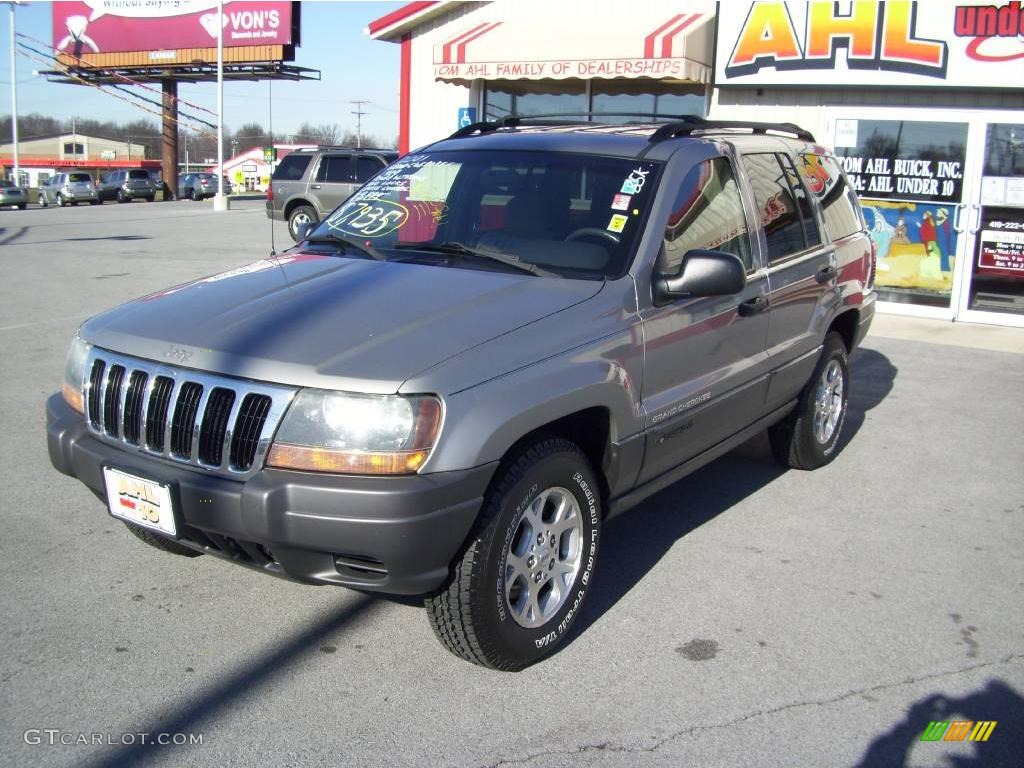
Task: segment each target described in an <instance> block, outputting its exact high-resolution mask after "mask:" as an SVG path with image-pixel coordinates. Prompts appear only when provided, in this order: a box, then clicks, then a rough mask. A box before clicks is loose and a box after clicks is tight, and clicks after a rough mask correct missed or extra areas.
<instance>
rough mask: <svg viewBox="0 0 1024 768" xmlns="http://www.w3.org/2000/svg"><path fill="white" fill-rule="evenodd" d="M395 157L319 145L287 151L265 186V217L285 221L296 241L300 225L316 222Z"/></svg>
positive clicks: (383, 151) (389, 152)
mask: <svg viewBox="0 0 1024 768" xmlns="http://www.w3.org/2000/svg"><path fill="white" fill-rule="evenodd" d="M397 159H398V153H397V152H395V151H393V150H386V149H355V148H352V147H319V148H316V149H298V150H295V151H294V152H290V153H289V154H287V155H285V157H284V158H283V159H282V160H281V162H280V163H279V164H278V166H277V168H276V169H275V170H274V175H273V177H272V178H271V180H270V186H269V187H267V216H269V217H270V218H271V219H276V220H278V221H287V222H288V232H289V233H290V234H291V236H292V239H293V240H296V241H298V240H299V236H298V232H299V227H300V226H302V225H307V226H308V225H312V224H316V223H318V222H319V221H320V220H321V219H322V218H323V217H324V216H326V215H327V214H328V213H330V212H331V211H333V210H334V209H335V208H337V207H338V206H339V205H341V204H342V203H343V202H345V200H347V199H348V198H349V196H350V195H351V194H352V193H353V192H355V191H356V190H357V189H359V187H360V185H362V184H363V183H364V182H365V181H367V180H368V179H370V178H371V177H373V176H374V175H375V174H376V173H378V172H379V171H380V170H381V169H382V168H384V166H385V165H387V164H389V163H393V162H394V161H395V160H397Z"/></svg>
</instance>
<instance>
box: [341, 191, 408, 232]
mask: <svg viewBox="0 0 1024 768" xmlns="http://www.w3.org/2000/svg"><path fill="white" fill-rule="evenodd" d="M408 218H409V209H408V208H406V207H405V206H404V205H401V204H400V203H395V202H392V201H391V200H379V199H376V198H370V199H366V200H359V201H355V202H351V203H349V204H348V205H346V206H345V207H344V208H342V209H341V210H340V211H339V212H338V213H337V214H336V215H334V216H332V217H331V218H329V219H328V220H327V226H329V227H330V228H331V229H334V230H337V231H339V232H344V233H345V234H348V235H355V236H357V237H371V238H372V237H384V236H385V235H390V234H391V233H392V232H394V231H395V230H396V229H398V228H399V227H401V226H402V225H403V224H405V222H406V220H407V219H408Z"/></svg>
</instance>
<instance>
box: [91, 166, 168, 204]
mask: <svg viewBox="0 0 1024 768" xmlns="http://www.w3.org/2000/svg"><path fill="white" fill-rule="evenodd" d="M97 191H98V194H99V200H100V202H101V203H102V202H103V201H104V200H117V202H119V203H130V202H131V201H132V200H134V199H135V198H137V197H141V198H142V199H143V200H145V201H147V202H150V203H152V202H153V200H154V199H155V198H156V185H155V184H154V183H153V178H152V177H151V176H150V175H149V171H147V170H146V169H144V168H128V169H125V170H120V171H110V172H109V173H104V174H103V175H102V176H101V177H100V183H99V187H98V188H97Z"/></svg>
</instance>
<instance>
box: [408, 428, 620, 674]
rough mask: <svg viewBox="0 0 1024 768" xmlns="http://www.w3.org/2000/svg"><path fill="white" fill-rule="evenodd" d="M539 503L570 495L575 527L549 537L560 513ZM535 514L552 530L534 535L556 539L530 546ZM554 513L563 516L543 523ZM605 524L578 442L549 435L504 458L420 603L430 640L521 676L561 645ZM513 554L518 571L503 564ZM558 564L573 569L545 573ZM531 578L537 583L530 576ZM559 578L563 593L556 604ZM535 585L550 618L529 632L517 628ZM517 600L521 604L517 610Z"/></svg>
mask: <svg viewBox="0 0 1024 768" xmlns="http://www.w3.org/2000/svg"><path fill="white" fill-rule="evenodd" d="M548 494H550V495H548ZM570 495H571V498H570ZM542 497H544V498H545V499H551V500H556V499H561V500H563V501H565V502H566V503H567V504H569V503H571V501H572V500H573V499H574V500H575V508H574V509H573V510H572V511H571V514H570V515H569V516H568V517H567V518H565V519H569V520H573V519H576V516H577V515H578V519H579V523H578V524H577V526H576V527H574V528H572V530H569V529H568V528H567V529H565V530H564V531H563V532H562V533H561V534H560V535H559V534H558V533H554V531H557V528H555V527H554V526H555V525H556V524H557V523H558V522H559V519H561V515H560V514H559V513H558V512H557V511H553V509H552V508H554V507H555V506H556V505H555V504H554V503H553V502H552V503H549V501H543V500H542ZM535 502H540V505H536V504H535ZM531 508H534V509H535V510H539V516H538V517H537V518H535V520H536V522H537V523H539V524H540V525H543V526H547V525H551V526H552V529H548V530H545V531H541V532H540V535H541V536H548V535H549V534H550V535H552V538H551V539H547V538H546V539H545V540H544V543H543V544H540V543H538V542H535V541H534V538H533V537H534V535H535V534H534V531H535V529H534V528H533V527H531V526H530V521H529V520H528V519H527V517H528V515H529V514H530V510H531ZM555 515H558V517H559V519H552V520H550V521H549V520H547V519H546V518H548V517H554V516H555ZM601 518H602V504H601V495H600V492H599V490H598V484H597V480H596V478H595V476H594V471H593V469H592V468H591V466H590V463H589V462H588V461H587V458H586V456H584V454H583V452H582V451H581V450H580V449H579V448H578V447H577V446H576V445H575V444H573V443H571V442H569V441H568V440H563V439H561V438H556V437H548V438H543V439H540V440H538V441H537V442H534V443H532V444H530V445H528V446H527V447H525V448H523V449H521V450H518V451H517V452H516V453H514V454H513V455H511V456H509V457H508V458H507V459H506V461H504V462H503V463H502V466H501V467H500V468H499V470H498V473H497V474H496V475H495V478H494V480H493V481H492V483H491V487H490V489H489V490H488V492H487V495H486V497H485V499H484V504H483V508H482V509H481V512H480V517H479V519H478V520H477V523H476V526H475V527H474V529H473V531H472V533H470V535H469V539H468V541H467V543H466V544H465V545H464V547H463V549H462V550H461V552H460V554H459V555H458V556H457V557H456V558H455V560H454V561H453V563H452V573H451V575H450V576H449V579H448V581H447V582H446V584H445V585H444V586H443V587H442V588H441V589H440V590H438V591H437V592H436V593H434V594H433V595H430V596H428V597H427V598H426V599H425V600H424V606H425V608H426V609H427V616H428V618H429V620H430V626H431V627H432V628H433V630H434V634H436V635H437V638H438V639H439V640H440V641H441V643H442V644H443V645H444V646H445V647H446V648H447V649H448V650H449V651H451V652H452V653H454V654H455V655H456V656H459V657H460V658H463V659H465V660H466V661H470V662H472V663H474V664H479V665H480V666H484V667H490V668H492V669H499V670H505V671H518V670H521V669H524V668H525V667H528V666H529V665H530V664H533V663H535V662H537V661H539V660H540V659H542V658H543V657H545V656H547V655H548V654H550V653H551V652H552V651H554V649H555V648H557V647H558V645H559V644H560V643H561V642H562V641H563V640H564V639H565V637H566V635H567V634H568V632H569V630H570V629H571V627H572V625H573V622H574V621H575V620H576V618H577V617H578V616H579V612H580V606H581V605H582V603H583V600H584V598H585V596H586V593H587V592H588V591H589V590H590V587H591V585H592V584H593V580H594V566H595V563H596V561H597V551H598V544H599V543H600V535H601ZM570 527H571V526H570ZM559 536H560V537H561V538H559ZM551 542H554V543H553V544H552V543H551ZM534 545H536V546H534ZM512 549H519V550H520V551H519V553H518V554H519V555H520V557H521V560H520V564H521V565H522V566H523V569H522V570H520V571H519V572H518V573H516V572H515V571H514V570H512V569H514V568H515V567H516V566H514V565H513V564H512V563H511V562H510V559H509V555H510V554H511V551H510V550H512ZM534 555H536V557H534ZM558 561H561V562H562V563H564V564H565V566H566V567H568V568H571V567H573V565H574V564H575V571H574V572H572V573H565V574H563V576H561V577H559V576H557V575H553V576H552V575H549V573H550V574H557V573H558V572H557V571H555V570H554V568H555V564H556V562H558ZM545 563H548V565H547V567H545V565H544V564H545ZM527 564H529V569H528V568H526V567H525V566H527ZM530 569H532V570H530ZM528 573H529V574H531V575H532V577H536V578H527V574H528ZM510 575H511V577H512V580H511V582H509V581H508V579H509V577H510ZM559 578H561V579H562V580H563V581H562V586H563V587H564V596H563V597H561V599H554V598H555V589H556V587H555V584H556V583H557V582H558V579H559ZM531 580H532V581H534V583H538V584H540V586H539V587H538V588H537V590H536V598H535V602H534V603H533V604H534V605H535V606H536V607H537V608H538V610H541V613H542V614H543V612H544V611H545V610H547V609H548V608H550V610H551V615H550V616H548V617H547V618H546V619H545V618H543V615H541V616H540V617H534V618H535V621H537V620H539V621H540V623H538V624H537V626H534V627H528V626H524V625H523V624H522V623H521V622H522V621H524V620H528V619H529V618H530V616H529V612H528V611H529V609H528V608H527V607H526V605H528V604H529V602H530V598H531V596H533V595H534V593H533V590H531V589H529V582H530V581H531ZM495 587H497V588H495ZM524 588H525V589H526V592H524V591H523V589H524ZM559 592H561V590H559ZM513 600H515V601H516V602H521V605H519V606H514V605H513ZM544 601H548V602H549V606H547V608H545V607H543V602H544ZM551 601H553V602H551Z"/></svg>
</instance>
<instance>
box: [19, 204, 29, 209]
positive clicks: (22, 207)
mask: <svg viewBox="0 0 1024 768" xmlns="http://www.w3.org/2000/svg"><path fill="white" fill-rule="evenodd" d="M26 208H28V203H18V210H19V211H24V210H25V209H26Z"/></svg>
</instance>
